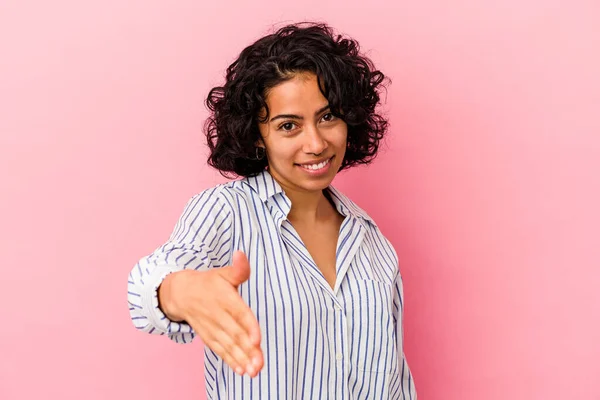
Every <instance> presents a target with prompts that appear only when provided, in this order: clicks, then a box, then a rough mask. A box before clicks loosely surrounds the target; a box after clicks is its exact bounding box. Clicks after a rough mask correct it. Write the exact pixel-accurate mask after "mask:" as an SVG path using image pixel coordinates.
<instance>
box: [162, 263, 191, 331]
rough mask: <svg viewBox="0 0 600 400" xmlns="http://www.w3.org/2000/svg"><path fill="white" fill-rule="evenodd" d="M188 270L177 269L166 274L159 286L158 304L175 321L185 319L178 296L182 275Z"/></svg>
mask: <svg viewBox="0 0 600 400" xmlns="http://www.w3.org/2000/svg"><path fill="white" fill-rule="evenodd" d="M185 272H187V271H177V272H173V273H170V274H169V275H167V276H165V278H164V279H163V281H162V283H161V284H160V286H159V287H158V306H159V308H160V309H161V311H162V312H163V313H164V314H165V316H166V317H167V318H168V319H169V320H171V321H174V322H181V321H183V320H184V318H183V313H182V310H181V306H180V304H181V302H180V301H179V300H178V297H179V296H180V295H181V290H180V289H179V288H178V287H179V286H180V282H181V275H183V274H184V273H185Z"/></svg>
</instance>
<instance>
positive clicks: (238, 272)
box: [216, 251, 250, 287]
mask: <svg viewBox="0 0 600 400" xmlns="http://www.w3.org/2000/svg"><path fill="white" fill-rule="evenodd" d="M216 271H218V272H219V274H220V275H221V276H222V277H223V278H225V279H226V280H227V282H229V283H231V284H232V285H233V286H235V287H237V286H239V285H240V284H242V283H244V282H246V281H247V280H248V278H249V277H250V263H249V262H248V258H247V257H246V255H245V254H244V253H243V252H241V251H236V252H235V253H233V260H232V264H231V265H230V266H227V267H223V268H219V269H217V270H216Z"/></svg>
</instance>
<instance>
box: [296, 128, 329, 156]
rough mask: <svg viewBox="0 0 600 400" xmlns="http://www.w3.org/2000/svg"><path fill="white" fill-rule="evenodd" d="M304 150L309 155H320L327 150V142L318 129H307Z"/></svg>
mask: <svg viewBox="0 0 600 400" xmlns="http://www.w3.org/2000/svg"><path fill="white" fill-rule="evenodd" d="M304 133H305V140H304V146H303V148H302V150H303V151H304V152H305V153H307V154H311V153H312V154H314V155H317V156H318V155H319V154H321V153H323V152H324V151H325V150H326V149H327V146H328V145H327V141H326V140H325V138H324V137H323V135H322V134H321V132H320V131H319V128H317V127H306V128H305V130H304Z"/></svg>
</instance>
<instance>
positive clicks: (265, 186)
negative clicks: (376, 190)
mask: <svg viewBox="0 0 600 400" xmlns="http://www.w3.org/2000/svg"><path fill="white" fill-rule="evenodd" d="M244 181H246V183H247V184H248V185H249V186H250V187H251V188H252V189H253V190H254V191H255V192H256V193H258V196H259V197H260V199H261V200H262V201H263V202H264V203H266V202H268V201H269V200H270V199H271V198H273V197H275V196H276V195H279V194H280V195H281V196H283V197H284V198H285V200H286V202H287V203H288V204H289V199H288V198H287V196H286V195H285V192H284V191H283V188H282V187H281V185H279V183H277V181H276V180H275V178H273V176H272V175H271V174H270V173H269V171H268V170H264V171H262V172H260V173H259V174H258V175H254V176H250V177H246V178H244ZM327 190H328V191H329V193H330V195H331V196H330V197H331V200H332V201H333V203H334V205H335V207H336V209H337V211H338V212H339V213H340V214H342V215H344V216H348V215H351V216H355V217H359V218H361V219H363V220H365V221H369V222H370V223H372V224H373V225H376V224H375V221H373V219H372V218H371V217H370V216H369V215H368V214H367V213H366V212H365V211H364V210H363V209H361V208H360V207H358V206H357V205H356V204H355V203H354V202H353V201H352V200H350V199H349V198H348V197H347V196H346V195H344V194H343V193H342V192H340V191H339V190H337V189H336V188H334V187H333V186H331V185H330V186H329V187H328V188H327ZM288 211H289V210H288Z"/></svg>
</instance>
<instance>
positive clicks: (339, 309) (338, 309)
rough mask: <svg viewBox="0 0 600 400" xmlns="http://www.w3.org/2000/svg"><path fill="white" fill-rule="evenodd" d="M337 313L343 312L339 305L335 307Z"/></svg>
mask: <svg viewBox="0 0 600 400" xmlns="http://www.w3.org/2000/svg"><path fill="white" fill-rule="evenodd" d="M334 308H335V311H342V307H340V306H338V305H337V304H336V305H335V307H334Z"/></svg>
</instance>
